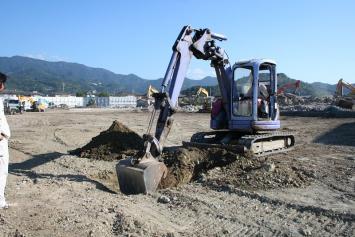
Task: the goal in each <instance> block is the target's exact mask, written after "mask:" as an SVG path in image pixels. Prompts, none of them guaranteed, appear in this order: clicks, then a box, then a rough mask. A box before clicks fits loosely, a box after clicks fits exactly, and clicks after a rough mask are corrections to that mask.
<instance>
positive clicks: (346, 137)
mask: <svg viewBox="0 0 355 237" xmlns="http://www.w3.org/2000/svg"><path fill="white" fill-rule="evenodd" d="M314 142H315V143H322V144H326V145H342V146H355V122H354V123H346V124H342V125H340V126H338V127H336V128H334V129H332V130H330V131H328V132H326V133H324V134H322V135H320V136H318V137H317V138H316V139H314Z"/></svg>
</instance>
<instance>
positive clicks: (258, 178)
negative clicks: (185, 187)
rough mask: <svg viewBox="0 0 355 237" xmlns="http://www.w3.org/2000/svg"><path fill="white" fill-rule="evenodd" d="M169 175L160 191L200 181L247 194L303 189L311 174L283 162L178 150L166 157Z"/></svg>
mask: <svg viewBox="0 0 355 237" xmlns="http://www.w3.org/2000/svg"><path fill="white" fill-rule="evenodd" d="M164 159H165V163H166V165H167V167H168V175H167V177H166V178H165V179H163V180H162V182H161V185H160V187H161V188H168V187H176V186H179V185H182V184H186V183H189V182H191V181H198V182H201V183H203V184H204V185H207V186H210V187H212V188H221V187H223V186H224V187H225V186H228V185H233V186H235V187H239V188H243V189H246V190H257V189H273V188H285V187H301V186H305V185H308V184H310V182H311V180H312V171H309V170H306V169H304V168H303V167H298V166H297V165H294V166H291V167H290V166H289V165H288V164H284V163H283V162H282V161H281V162H280V161H277V160H268V159H266V160H265V159H263V158H261V159H256V158H247V157H243V156H240V155H238V154H234V153H232V152H229V151H226V150H222V149H215V148H214V149H204V150H200V149H198V148H188V149H187V148H178V149H176V150H175V151H172V152H168V153H166V154H164Z"/></svg>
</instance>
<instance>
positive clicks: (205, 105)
mask: <svg viewBox="0 0 355 237" xmlns="http://www.w3.org/2000/svg"><path fill="white" fill-rule="evenodd" d="M201 94H203V95H205V97H203V98H202V100H203V101H202V108H201V109H200V110H199V111H198V112H200V113H210V112H211V110H212V109H211V107H212V103H211V100H212V98H211V97H210V96H209V93H208V91H207V90H206V89H205V88H203V87H200V88H199V89H198V90H197V92H196V95H195V101H194V104H195V105H196V104H198V103H197V102H198V99H199V98H201Z"/></svg>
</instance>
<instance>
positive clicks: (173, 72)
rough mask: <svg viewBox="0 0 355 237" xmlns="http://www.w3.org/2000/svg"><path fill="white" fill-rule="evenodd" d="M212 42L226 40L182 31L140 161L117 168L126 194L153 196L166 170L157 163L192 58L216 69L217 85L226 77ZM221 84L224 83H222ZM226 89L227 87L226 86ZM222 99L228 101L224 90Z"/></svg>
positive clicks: (131, 160) (206, 32)
mask: <svg viewBox="0 0 355 237" xmlns="http://www.w3.org/2000/svg"><path fill="white" fill-rule="evenodd" d="M214 40H219V41H222V40H226V37H225V36H223V35H221V34H215V33H212V32H211V31H210V30H209V29H200V30H196V29H193V28H191V27H190V26H185V27H183V28H182V30H181V32H180V34H179V36H178V38H177V39H176V41H175V43H174V46H173V54H172V56H171V59H170V62H169V65H168V68H167V70H166V73H165V76H164V80H163V82H162V85H161V89H160V92H159V93H153V97H154V98H155V104H154V108H155V109H154V111H153V113H152V115H151V119H150V123H149V125H148V129H147V134H145V135H144V136H143V139H144V140H145V149H144V150H145V152H144V155H142V156H141V157H133V158H129V159H126V160H122V161H121V162H119V164H118V165H117V168H116V169H117V173H118V179H119V184H120V189H121V191H122V192H123V193H126V194H135V193H151V192H154V191H155V190H156V189H157V187H158V184H159V182H160V180H161V178H162V177H164V176H165V175H166V172H167V168H166V166H165V165H164V163H163V162H160V161H158V159H159V157H160V155H161V153H162V151H163V147H164V142H165V140H166V138H167V136H168V134H169V132H170V129H171V127H172V125H173V114H174V113H175V110H176V106H177V102H178V97H179V95H180V91H181V88H182V84H183V82H184V79H185V76H186V73H187V69H188V67H189V64H190V61H191V58H192V56H193V55H194V56H195V57H196V58H198V59H203V60H211V62H212V64H213V65H214V67H215V69H216V74H217V77H218V78H219V82H220V81H223V78H221V77H224V76H226V73H225V68H224V64H225V63H226V62H225V61H224V51H223V50H222V49H221V48H219V47H216V46H215V44H214ZM222 84H223V83H222ZM225 87H226V86H225ZM223 91H224V92H225V96H226V97H225V98H227V93H228V92H226V90H223ZM156 110H160V113H159V117H158V121H157V124H156V128H155V133H154V135H152V133H151V132H152V131H151V130H152V127H153V126H152V125H153V121H154V117H155V116H156Z"/></svg>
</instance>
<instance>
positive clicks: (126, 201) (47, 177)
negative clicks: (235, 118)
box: [0, 109, 355, 236]
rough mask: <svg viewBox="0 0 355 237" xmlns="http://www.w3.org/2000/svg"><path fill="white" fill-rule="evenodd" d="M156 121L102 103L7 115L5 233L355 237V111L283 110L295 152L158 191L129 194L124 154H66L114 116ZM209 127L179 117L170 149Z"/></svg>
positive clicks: (138, 125)
mask: <svg viewBox="0 0 355 237" xmlns="http://www.w3.org/2000/svg"><path fill="white" fill-rule="evenodd" d="M148 119H149V114H148V113H138V112H129V111H119V110H102V109H100V110H96V109H91V110H74V111H70V110H69V111H49V112H46V113H26V114H24V115H14V116H9V118H8V121H9V124H10V127H11V129H12V134H13V136H12V138H11V141H10V147H11V149H10V159H11V164H10V169H9V173H10V175H9V179H8V185H7V190H6V195H7V198H8V201H9V202H10V203H11V204H12V206H11V207H10V208H9V209H6V210H0V236H354V235H355V176H354V170H355V155H354V154H355V135H354V134H355V119H354V118H319V117H318V118H313V117H282V122H283V130H284V131H291V132H294V133H296V138H297V140H296V142H297V145H296V147H295V149H294V150H293V151H290V152H288V153H287V154H283V153H281V154H277V155H274V156H272V157H269V158H268V159H267V161H247V160H238V161H236V162H233V163H230V164H228V165H223V166H216V167H213V168H211V169H208V170H203V172H200V173H199V174H200V175H199V176H197V177H194V178H193V180H192V182H190V183H187V184H184V185H180V186H179V187H171V188H167V189H162V190H159V191H158V192H157V193H155V194H153V195H133V196H126V195H123V194H121V193H120V192H119V190H118V182H117V178H116V174H115V171H114V169H115V165H116V161H104V160H93V159H85V158H79V157H77V156H73V155H69V153H68V151H70V150H74V149H76V148H78V147H82V146H84V145H85V144H87V143H89V142H90V141H91V138H93V137H95V136H97V135H99V133H100V132H102V131H104V130H107V128H108V127H110V125H111V124H112V122H113V121H114V120H118V121H120V122H122V123H123V124H125V125H127V126H128V127H129V128H130V129H132V130H133V131H135V132H136V133H138V134H140V135H141V134H143V133H144V132H145V130H146V126H147V124H148ZM208 125H209V115H208V114H194V113H188V114H187V113H178V114H176V119H175V124H174V127H173V129H172V131H171V133H170V136H169V140H168V142H167V146H178V145H180V144H181V141H183V140H189V137H190V136H191V135H192V134H193V133H195V132H198V131H206V130H208ZM198 153H199V152H198ZM201 154H204V153H201ZM207 155H208V154H207ZM220 156H221V157H222V158H224V157H225V155H223V154H222V155H220Z"/></svg>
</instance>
